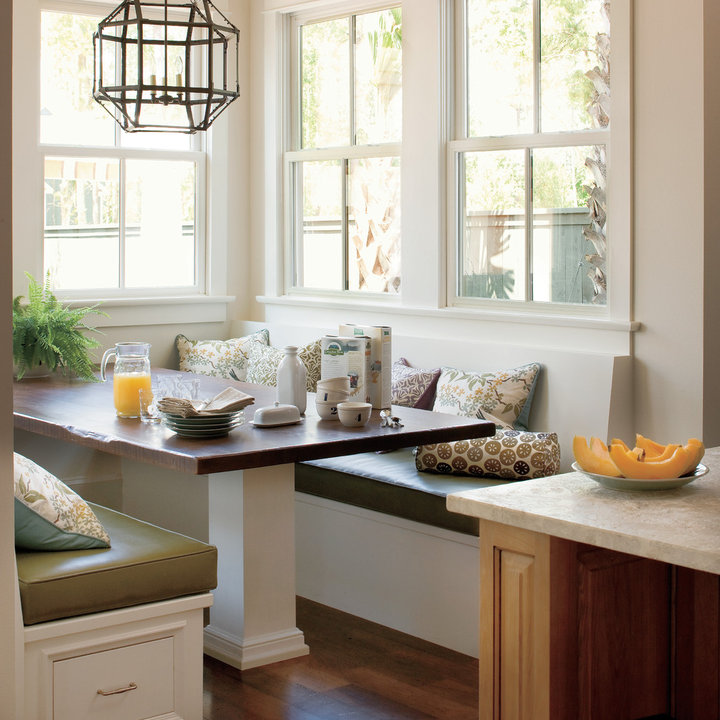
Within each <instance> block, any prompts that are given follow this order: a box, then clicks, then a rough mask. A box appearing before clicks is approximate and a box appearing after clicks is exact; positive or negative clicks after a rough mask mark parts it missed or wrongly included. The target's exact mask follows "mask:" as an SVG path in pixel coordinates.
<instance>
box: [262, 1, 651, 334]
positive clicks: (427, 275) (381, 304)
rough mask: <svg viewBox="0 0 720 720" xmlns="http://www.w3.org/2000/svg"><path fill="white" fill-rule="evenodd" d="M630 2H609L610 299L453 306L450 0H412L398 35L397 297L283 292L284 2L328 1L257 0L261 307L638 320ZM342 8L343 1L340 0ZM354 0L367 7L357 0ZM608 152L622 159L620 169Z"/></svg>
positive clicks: (298, 6)
mask: <svg viewBox="0 0 720 720" xmlns="http://www.w3.org/2000/svg"><path fill="white" fill-rule="evenodd" d="M633 3H634V0H614V2H613V7H612V19H611V22H613V29H612V32H613V100H614V102H613V119H612V123H613V126H612V132H613V137H612V143H613V145H612V149H611V152H609V154H608V167H609V168H611V167H612V173H613V182H612V186H611V187H610V188H609V194H608V216H609V219H608V234H609V235H610V233H612V238H613V240H612V241H611V242H610V243H609V249H608V268H609V270H608V272H609V273H610V272H612V276H611V280H610V282H611V287H610V290H609V293H608V303H607V305H606V306H604V307H602V308H597V307H588V306H585V307H583V306H577V305H572V306H564V305H559V304H550V303H547V304H545V303H527V304H523V307H522V308H517V307H515V306H514V304H512V303H510V304H507V303H505V302H502V303H500V304H499V305H500V306H498V303H496V302H495V303H493V302H491V306H490V307H487V306H484V305H482V306H468V307H460V306H456V305H453V304H451V303H450V302H448V274H449V273H448V268H451V267H452V265H451V264H450V262H449V260H448V261H447V262H446V259H447V256H448V247H447V244H448V243H450V244H454V241H451V240H449V239H448V238H451V237H452V234H450V229H449V224H450V221H451V218H450V217H449V215H450V212H448V208H452V207H453V205H454V199H453V195H454V193H450V192H449V187H448V186H449V183H446V181H445V178H446V175H448V176H449V173H451V172H452V171H453V169H452V167H451V164H450V163H449V161H448V158H449V157H450V156H451V150H450V147H449V144H448V141H449V137H450V128H452V127H453V122H454V112H453V109H452V108H451V107H450V103H449V102H448V99H449V98H450V96H451V93H450V91H449V88H450V87H452V82H453V79H454V74H455V73H456V72H457V67H456V65H457V57H456V54H455V53H453V52H451V50H452V48H453V44H452V40H451V38H452V36H453V28H454V23H455V22H456V19H457V18H456V13H455V9H456V6H457V5H458V4H459V0H412V2H407V3H404V4H403V30H404V37H405V38H408V37H411V32H412V36H413V42H406V43H405V46H404V47H403V64H404V68H403V151H402V157H401V162H402V168H403V190H402V216H403V229H402V235H403V237H402V243H403V250H402V263H403V270H402V273H403V274H402V288H401V295H400V297H394V298H392V299H393V300H394V302H387V299H386V298H381V299H378V298H377V297H368V296H366V295H365V294H362V293H359V295H361V297H357V295H355V296H353V297H349V296H347V295H343V296H339V295H337V294H335V295H323V294H321V293H317V292H313V293H297V292H294V293H288V292H287V290H286V288H287V285H286V284H285V274H284V273H285V268H287V263H288V260H289V258H288V257H286V254H285V252H286V248H287V243H286V242H285V235H284V217H283V209H284V205H283V202H284V200H283V198H284V195H285V193H284V188H283V177H284V173H283V169H284V167H283V160H282V158H283V153H284V152H285V150H286V149H287V148H288V147H289V145H288V144H287V139H286V138H285V136H284V132H285V127H284V118H285V117H286V115H285V113H286V112H287V108H288V105H287V103H288V101H289V98H288V96H287V93H288V88H289V78H288V77H287V75H288V69H287V68H288V62H287V60H288V58H287V57H286V53H287V52H288V49H287V45H286V44H285V40H286V38H287V37H288V35H287V33H288V32H289V31H288V25H287V23H288V22H289V20H288V18H289V15H290V13H293V12H301V11H304V10H305V9H310V10H309V11H311V12H313V13H316V14H327V13H328V12H329V10H330V8H333V7H337V4H336V3H330V2H323V0H309V1H306V2H303V0H297V1H296V2H288V0H265V2H264V9H265V12H264V13H263V22H264V26H263V30H264V38H263V56H262V59H263V65H264V67H263V77H264V80H265V93H264V104H263V115H262V118H263V127H264V128H265V129H266V133H265V144H264V148H263V150H264V154H263V168H262V170H263V172H264V174H265V184H264V203H263V207H264V217H263V222H264V238H265V242H264V259H265V265H264V267H265V284H264V288H265V290H264V293H263V294H261V295H258V296H257V297H256V301H257V302H258V303H261V304H263V305H266V306H268V307H278V308H281V307H282V308H285V309H288V310H289V309H291V308H293V307H295V308H297V309H298V317H302V309H303V308H309V307H322V308H326V309H328V310H332V311H334V310H337V311H346V310H355V311H356V312H358V311H359V312H364V311H367V312H376V311H379V312H382V313H383V315H384V317H385V319H386V320H387V321H388V322H391V321H392V317H393V315H398V316H404V315H412V316H415V317H418V318H420V317H436V318H461V319H467V320H468V321H469V320H473V321H478V322H482V321H485V320H487V321H489V322H495V321H502V322H513V323H518V324H520V325H522V324H526V325H536V324H538V323H541V324H545V325H552V326H556V327H558V328H564V327H571V328H573V327H582V328H589V329H597V330H606V331H610V332H621V333H631V332H634V331H635V330H637V329H638V328H639V327H640V324H639V323H638V322H635V321H633V320H632V306H631V297H632V287H631V280H632V273H631V269H632V262H631V261H632V115H633V112H632V110H633V108H632V34H633V26H632V19H633ZM383 5H387V3H383ZM344 7H348V6H347V4H344ZM352 7H353V9H354V8H355V7H356V6H355V5H353V6H352ZM357 7H358V8H360V7H364V6H361V4H358V5H357ZM428 19H432V20H433V21H434V24H433V22H428ZM408 63H412V70H413V72H412V73H409V72H408V71H407V67H408ZM419 76H420V77H419ZM433 97H436V98H438V100H437V107H435V108H434V111H433V108H428V107H427V102H426V101H427V99H428V98H433ZM455 136H456V137H457V135H455ZM419 149H420V152H419V151H418V150H419ZM614 158H621V159H622V162H621V171H620V172H618V170H617V168H616V166H617V161H615V162H613V160H614ZM411 196H412V197H413V201H412V205H411V204H410V199H409V198H410V197H411ZM610 213H612V215H610ZM450 287H452V285H450ZM530 305H534V306H535V307H529V306H530ZM579 311H580V312H579Z"/></svg>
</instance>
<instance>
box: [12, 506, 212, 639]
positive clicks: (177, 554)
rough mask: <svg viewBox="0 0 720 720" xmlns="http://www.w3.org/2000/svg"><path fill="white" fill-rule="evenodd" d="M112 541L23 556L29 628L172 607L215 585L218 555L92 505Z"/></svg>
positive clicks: (25, 612)
mask: <svg viewBox="0 0 720 720" xmlns="http://www.w3.org/2000/svg"><path fill="white" fill-rule="evenodd" d="M91 507H92V509H93V511H94V512H95V514H96V515H97V517H98V519H99V520H100V522H101V523H102V524H103V526H104V527H105V529H106V530H107V532H108V535H109V536H110V541H111V547H109V548H103V549H97V550H61V551H54V552H47V551H25V550H20V549H18V550H17V552H16V556H17V568H18V580H19V585H20V599H21V602H22V611H23V622H24V623H25V625H33V624H35V623H41V622H47V621H49V620H58V619H61V618H67V617H74V616H77V615H86V614H88V613H95V612H103V611H105V610H114V609H117V608H122V607H129V606H131V605H142V604H145V603H151V602H157V601H160V600H170V599H172V598H176V597H181V596H183V595H194V594H197V593H203V592H208V591H209V590H212V589H213V588H214V587H215V586H216V585H217V549H216V548H215V547H214V546H212V545H208V544H206V543H203V542H199V541H198V540H193V539H192V538H189V537H186V536H184V535H179V534H178V533H174V532H170V531H169V530H164V529H162V528H159V527H156V526H155V525H150V524H149V523H145V522H142V521H140V520H136V519H135V518H132V517H129V516H127V515H123V514H122V513H118V512H115V511H113V510H108V509H107V508H104V507H100V506H98V505H91Z"/></svg>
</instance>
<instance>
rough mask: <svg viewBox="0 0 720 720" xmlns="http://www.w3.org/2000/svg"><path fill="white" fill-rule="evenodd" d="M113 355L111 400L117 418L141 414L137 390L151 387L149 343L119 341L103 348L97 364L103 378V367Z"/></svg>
mask: <svg viewBox="0 0 720 720" xmlns="http://www.w3.org/2000/svg"><path fill="white" fill-rule="evenodd" d="M113 355H114V356H115V369H114V372H113V399H114V402H115V412H116V413H117V415H118V417H123V418H136V417H140V395H139V392H138V391H139V390H150V387H151V380H150V344H149V343H141V342H125V343H118V344H117V345H115V347H114V348H110V349H109V350H106V351H105V354H104V355H103V359H102V365H101V367H100V377H101V378H102V380H103V381H104V380H105V379H106V378H105V366H106V365H107V361H108V359H109V358H110V357H112V356H113Z"/></svg>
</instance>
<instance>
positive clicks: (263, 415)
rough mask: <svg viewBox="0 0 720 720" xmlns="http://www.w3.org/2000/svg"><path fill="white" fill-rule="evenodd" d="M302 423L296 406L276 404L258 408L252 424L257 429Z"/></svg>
mask: <svg viewBox="0 0 720 720" xmlns="http://www.w3.org/2000/svg"><path fill="white" fill-rule="evenodd" d="M300 421H301V417H300V411H299V410H298V409H297V408H296V407H295V405H285V404H283V403H278V402H276V403H275V404H274V405H267V406H266V407H260V408H258V409H257V410H256V411H255V416H254V418H253V421H252V424H253V425H255V427H276V426H278V425H295V424H297V423H299V422H300Z"/></svg>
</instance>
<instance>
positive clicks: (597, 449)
mask: <svg viewBox="0 0 720 720" xmlns="http://www.w3.org/2000/svg"><path fill="white" fill-rule="evenodd" d="M573 454H574V455H575V460H577V464H578V465H579V466H580V467H581V468H582V469H583V470H584V471H585V472H590V473H595V474H596V475H609V476H610V477H620V471H619V470H618V468H617V466H616V465H615V464H614V463H613V461H612V460H611V459H610V455H609V453H608V449H607V446H606V445H605V443H604V442H603V441H602V440H599V439H598V438H591V439H590V446H588V442H587V440H586V439H585V438H584V437H583V436H582V435H576V436H575V437H574V438H573Z"/></svg>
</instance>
